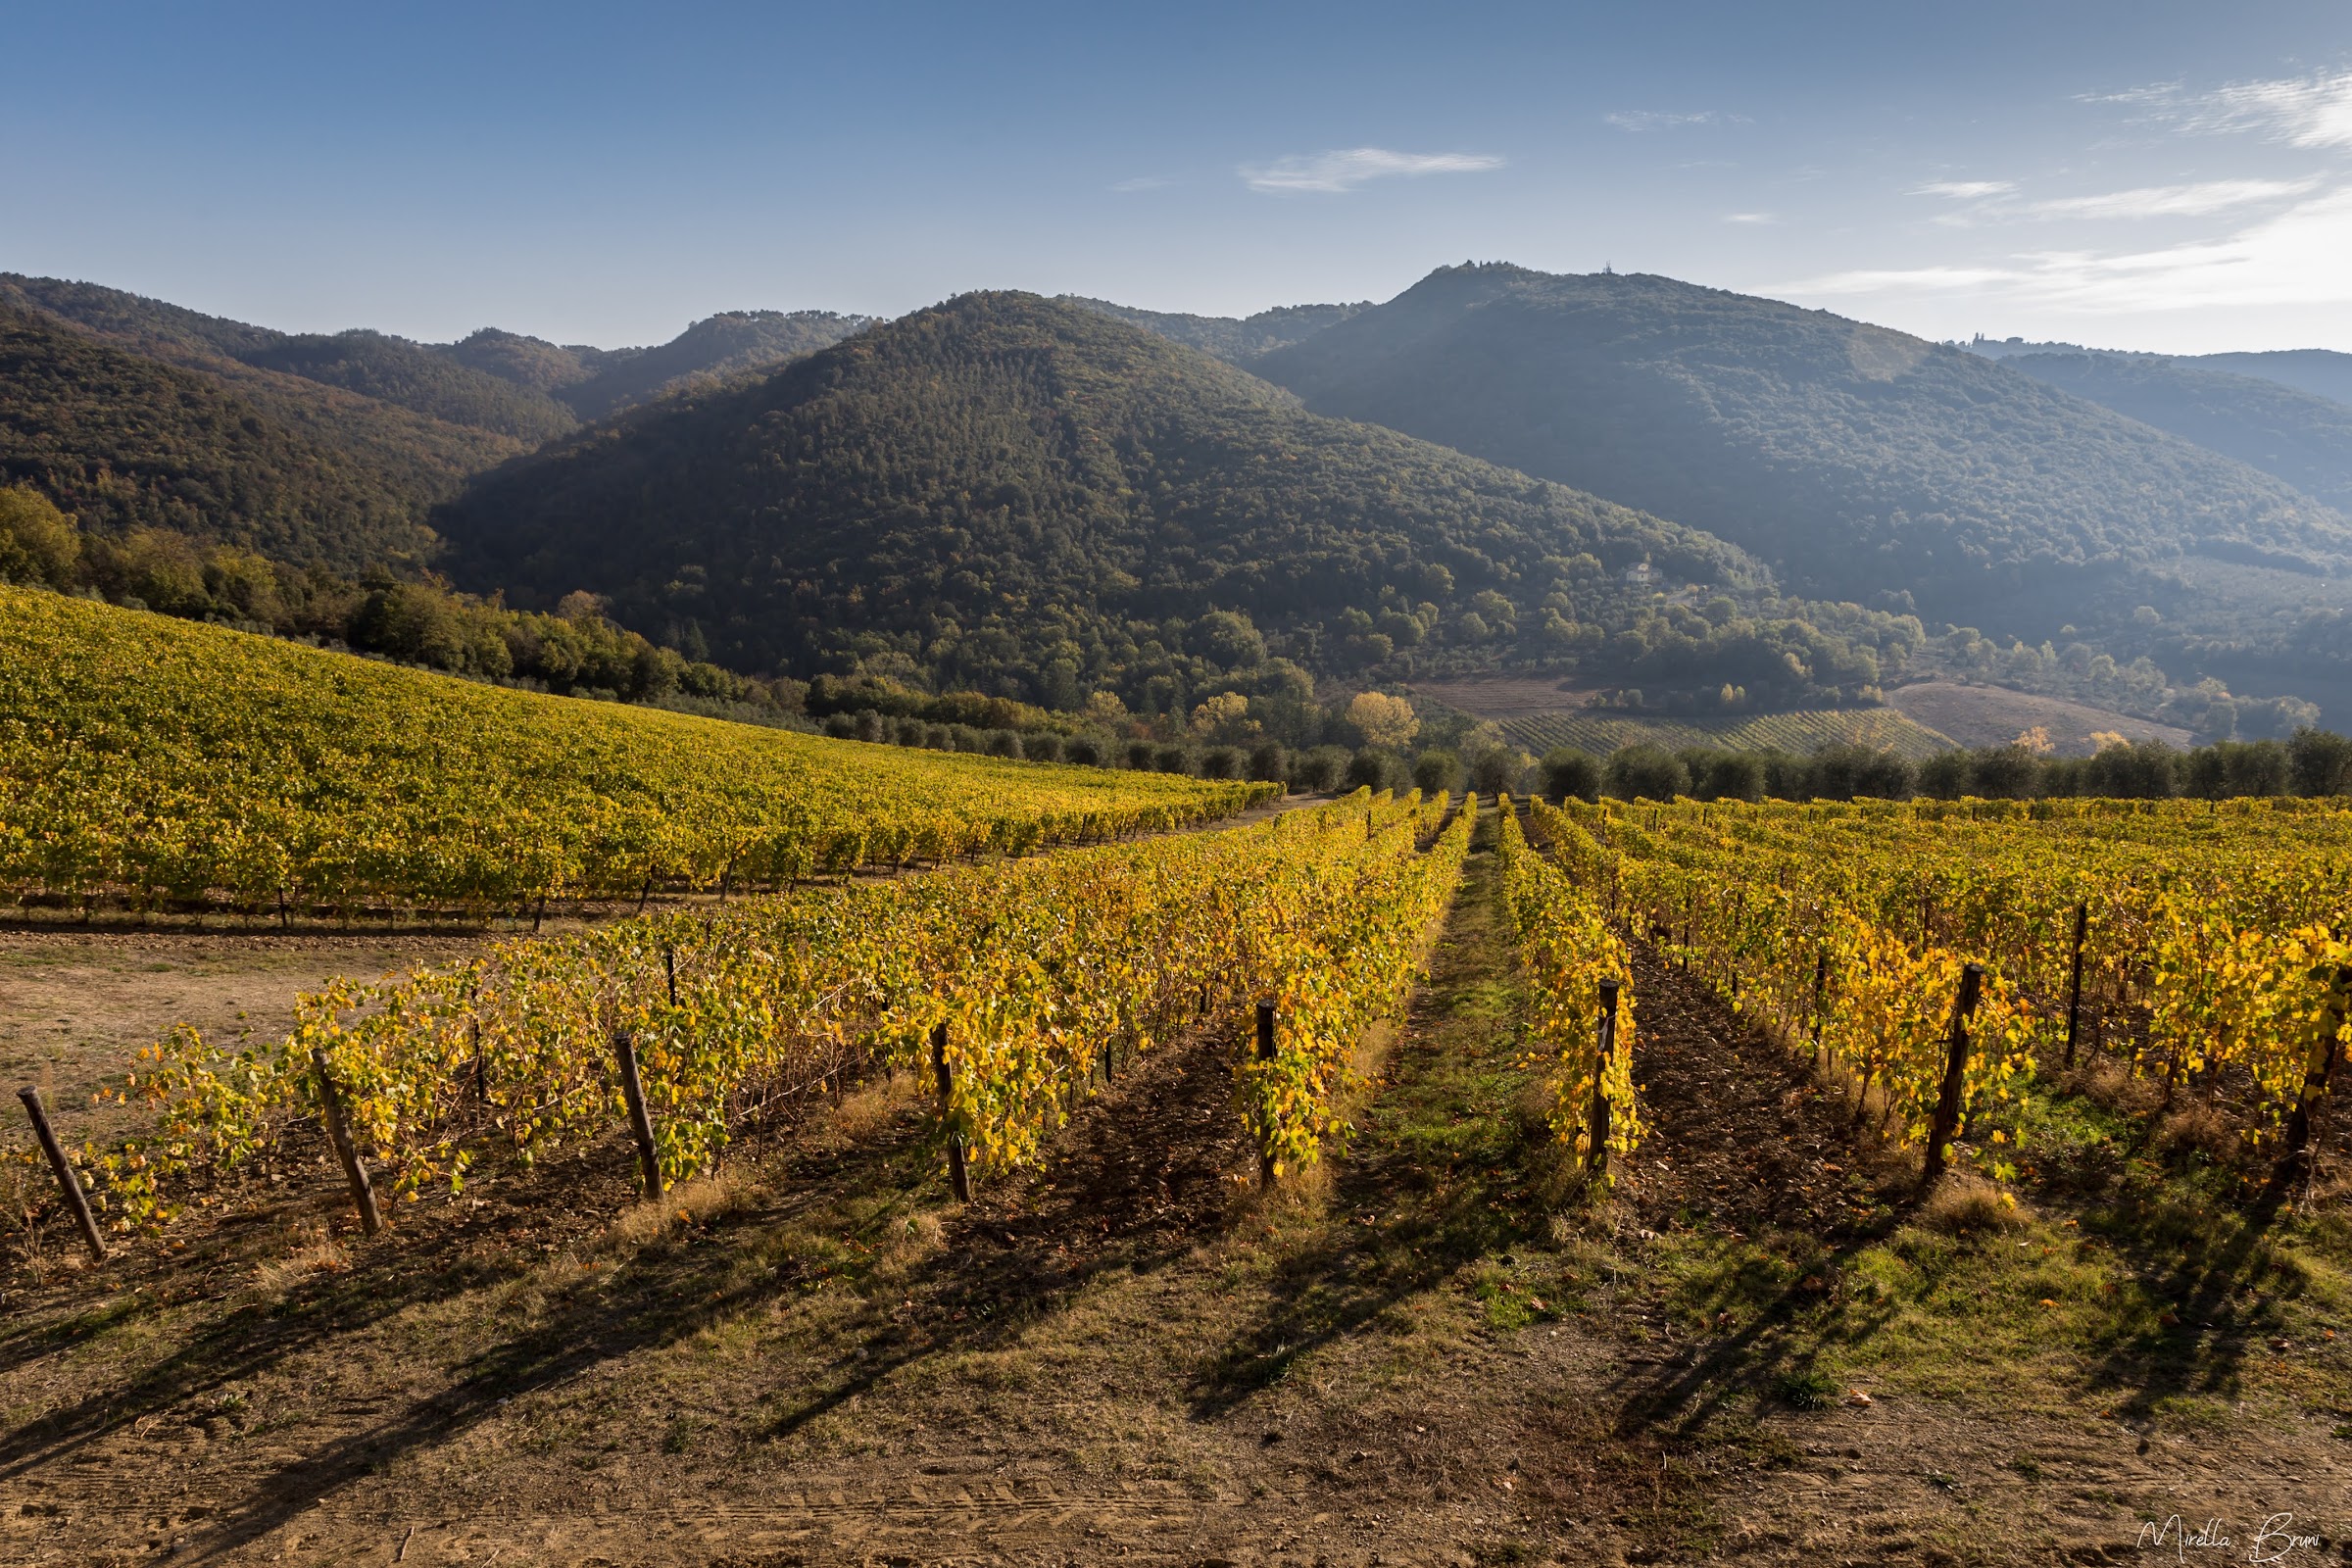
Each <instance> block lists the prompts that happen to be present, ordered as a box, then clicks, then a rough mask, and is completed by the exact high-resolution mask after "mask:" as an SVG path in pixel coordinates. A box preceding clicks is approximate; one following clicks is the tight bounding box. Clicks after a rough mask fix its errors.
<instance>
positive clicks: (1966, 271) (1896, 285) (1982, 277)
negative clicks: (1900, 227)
mask: <svg viewBox="0 0 2352 1568" xmlns="http://www.w3.org/2000/svg"><path fill="white" fill-rule="evenodd" d="M2024 275H2025V274H2024V273H2022V272H2020V271H2017V270H2015V269H2012V268H2001V267H1889V268H1863V269H1858V270H1854V271H1850V272H1824V273H1823V274H1821V275H1820V276H1819V277H1806V278H1799V279H1798V280H1797V281H1795V282H1793V283H1784V284H1782V285H1780V286H1779V287H1778V288H1775V289H1772V290H1770V292H1772V293H1776V294H1942V293H1956V292H1960V291H1963V290H1973V289H1980V288H1983V287H1985V285H1986V284H1988V283H2003V282H2015V281H2017V280H2018V279H2020V278H2022V277H2023V276H2024Z"/></svg>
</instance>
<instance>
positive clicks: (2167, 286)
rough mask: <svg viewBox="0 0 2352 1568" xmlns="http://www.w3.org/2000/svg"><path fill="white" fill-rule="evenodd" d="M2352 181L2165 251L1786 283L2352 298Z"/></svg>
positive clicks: (2230, 298) (2066, 301)
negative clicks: (2348, 262) (2351, 260)
mask: <svg viewBox="0 0 2352 1568" xmlns="http://www.w3.org/2000/svg"><path fill="white" fill-rule="evenodd" d="M2346 256H2352V186H2343V187H2339V188H2336V189H2333V190H2328V191H2325V192H2322V193H2320V194H2318V195H2315V196H2313V197H2311V198H2310V199H2309V200H2306V201H2301V202H2297V203H2296V204H2295V205H2294V206H2292V207H2290V208H2289V209H2287V210H2286V211H2285V212H2283V213H2279V214H2277V215H2275V216H2273V217H2270V218H2266V219H2264V220H2262V221H2259V222H2256V223H2251V224H2248V225H2247V226H2245V227H2243V228H2240V229H2238V230H2237V231H2235V232H2234V233H2229V234H2225V235H2222V236H2220V237H2217V238H2211V239H2202V240H2195V241H2190V242H2187V243H2183V244H2180V245H2170V246H2164V247H2161V248H2159V249H2155V250H2140V251H2118V252H2109V253H2102V252H2098V251H2049V252H2039V253H2028V254H2025V255H2021V256H2016V257H2012V258H2010V260H2009V262H2008V263H2007V264H2006V265H2001V266H1983V267H1919V268H1890V269H1880V270H1855V271H1845V272H1832V273H1828V274H1826V275H1823V276H1819V277H1812V278H1806V279H1802V280H1800V281H1797V282H1793V283H1789V284H1787V285H1785V286H1784V287H1783V288H1782V289H1780V290H1778V292H1783V293H1789V294H1793V295H1798V296H1806V295H1812V296H1824V297H1841V296H1852V295H1864V294H1910V295H1938V294H1971V295H1977V296H1988V297H1999V298H2003V299H2006V300H2010V301H2013V302H2015V303H2018V304H2021V305H2036V306H2062V307H2068V308H2072V309H2076V310H2081V311H2085V312H2107V313H2123V312H2142V311H2174V310H2209V309H2214V308H2218V307H2225V306H2256V305H2333V304H2344V303H2352V268H2347V267H2345V266H2344V262H2343V259H2344V258H2345V257H2346Z"/></svg>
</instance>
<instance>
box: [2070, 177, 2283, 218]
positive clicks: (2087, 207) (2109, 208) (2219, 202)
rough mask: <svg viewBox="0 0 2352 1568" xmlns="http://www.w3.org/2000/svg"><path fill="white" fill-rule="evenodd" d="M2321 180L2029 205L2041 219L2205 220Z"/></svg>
mask: <svg viewBox="0 0 2352 1568" xmlns="http://www.w3.org/2000/svg"><path fill="white" fill-rule="evenodd" d="M2319 183H2320V182H2319V181H2318V180H2316V179H2208V180H2203V181H2200V182H2199V183H2197V184H2193V185H2142V186H2139V187H2138V188H2137V189H2134V190H2116V191H2108V192H2107V193H2105V194H2104V195H2099V196H2060V197H2055V198H2052V199H2050V200H2048V201H2038V202H2029V203H2027V204H2026V206H2025V211H2026V212H2028V213H2031V214H2033V215H2034V217H2036V218H2202V217H2205V216H2206V215H2207V214H2210V213H2223V212H2228V211H2229V209H2230V208H2232V207H2245V206H2249V205H2251V204H2252V203H2255V202H2270V201H2282V200H2284V199H2285V198H2287V197H2289V196H2302V195H2307V194H2308V193H2310V192H2311V191H2312V190H2313V189H2315V188H2316V187H2317V186H2318V185H2319Z"/></svg>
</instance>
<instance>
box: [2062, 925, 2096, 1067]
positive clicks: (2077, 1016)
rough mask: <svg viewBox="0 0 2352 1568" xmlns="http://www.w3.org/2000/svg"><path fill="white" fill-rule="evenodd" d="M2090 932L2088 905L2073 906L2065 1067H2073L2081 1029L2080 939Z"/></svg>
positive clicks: (2067, 995)
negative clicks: (2073, 953)
mask: <svg viewBox="0 0 2352 1568" xmlns="http://www.w3.org/2000/svg"><path fill="white" fill-rule="evenodd" d="M2089 930H2090V904H2089V902H2088V901H2087V900H2086V901H2084V902H2082V903H2081V904H2078V905H2076V906H2075V972H2074V978H2073V979H2071V980H2069V981H2068V982H2067V987H2066V1065H2067V1068H2068V1070H2069V1071H2072V1070H2073V1068H2074V1065H2075V1040H2076V1038H2077V1037H2078V1036H2079V1035H2080V1034H2081V1033H2082V939H2083V937H2085V936H2086V935H2088V934H2089Z"/></svg>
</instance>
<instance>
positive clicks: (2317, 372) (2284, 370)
mask: <svg viewBox="0 0 2352 1568" xmlns="http://www.w3.org/2000/svg"><path fill="white" fill-rule="evenodd" d="M2179 358H2180V363H2181V364H2183V365H2193V366H2196V367H2197V368H2200V369H2206V370H2226V371H2228V372H2229V374H2231V375H2252V376H2259V377H2261V378H2262V379H2263V380H2265V381H2276V382H2278V384H2279V385H2280V386H2291V387H2293V388H2294V389H2295V390H2296V391H2298V392H2308V393H2310V394H2311V395H2312V396H2313V397H2315V398H2327V399H2328V400H2329V401H2331V402H2335V403H2341V404H2345V405H2347V406H2352V354H2345V353H2341V352H2339V351H2338V350H2335V349H2268V350H2264V351H2261V352H2258V353H2251V354H2189V355H2182V356H2180V357H2179Z"/></svg>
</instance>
